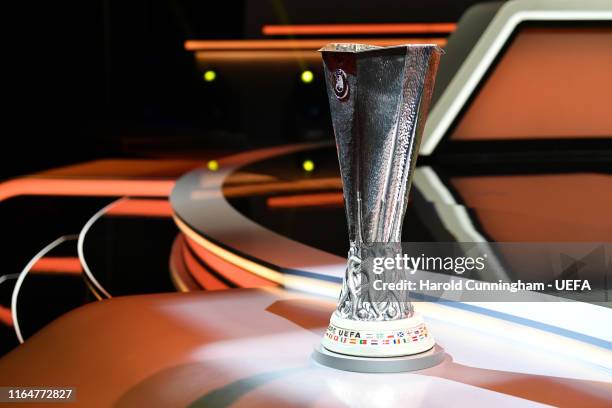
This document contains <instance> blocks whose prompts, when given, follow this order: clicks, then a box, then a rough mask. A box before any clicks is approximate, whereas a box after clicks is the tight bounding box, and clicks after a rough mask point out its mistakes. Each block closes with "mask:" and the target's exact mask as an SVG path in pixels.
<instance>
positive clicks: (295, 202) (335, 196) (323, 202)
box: [266, 193, 344, 208]
mask: <svg viewBox="0 0 612 408" xmlns="http://www.w3.org/2000/svg"><path fill="white" fill-rule="evenodd" d="M266 204H267V206H268V207H270V208H300V207H324V206H334V207H336V206H337V207H342V205H343V204H344V197H343V195H342V193H319V194H299V195H291V196H280V197H269V198H268V199H267V200H266Z"/></svg>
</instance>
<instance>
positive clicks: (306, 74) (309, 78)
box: [300, 70, 314, 84]
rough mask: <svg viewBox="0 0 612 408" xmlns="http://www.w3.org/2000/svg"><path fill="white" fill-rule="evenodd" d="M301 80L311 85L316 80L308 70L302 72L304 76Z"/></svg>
mask: <svg viewBox="0 0 612 408" xmlns="http://www.w3.org/2000/svg"><path fill="white" fill-rule="evenodd" d="M300 78H301V79H302V82H303V83H305V84H309V83H311V82H312V80H313V79H314V74H313V73H312V71H309V70H306V71H303V72H302V75H301V77H300Z"/></svg>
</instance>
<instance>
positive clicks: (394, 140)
mask: <svg viewBox="0 0 612 408" xmlns="http://www.w3.org/2000/svg"><path fill="white" fill-rule="evenodd" d="M321 52H322V55H323V65H324V69H325V79H326V84H327V93H328V99H329V105H330V109H331V116H332V122H333V127H334V133H335V137H336V146H337V150H338V161H339V163H340V173H341V176H342V184H343V193H344V201H345V207H346V216H347V221H348V229H349V241H350V250H349V254H348V262H347V268H346V274H345V277H344V281H343V285H342V291H341V294H340V300H339V303H338V308H337V309H336V311H335V312H334V313H333V315H332V319H331V323H330V326H329V328H328V331H327V333H326V335H325V336H324V339H323V343H322V344H323V346H324V347H325V348H327V349H329V350H332V351H335V352H338V353H342V354H347V355H353V356H366V357H383V356H384V357H391V356H402V355H410V354H415V353H419V352H423V351H426V350H429V349H431V348H432V347H433V346H434V341H433V338H432V337H431V335H430V334H429V333H428V332H427V329H426V328H425V325H424V323H423V322H422V319H421V318H420V317H419V316H418V314H415V312H414V310H413V307H412V304H411V303H410V299H409V298H408V292H407V291H394V290H375V289H374V287H373V286H374V285H373V284H372V283H373V282H374V280H375V279H376V278H377V277H376V276H375V275H374V273H373V272H372V270H371V268H370V267H367V266H366V264H365V260H366V259H368V258H372V257H381V256H382V257H393V256H394V255H395V254H399V253H400V251H401V244H400V241H401V234H402V224H403V218H404V213H405V211H406V205H407V203H408V192H409V190H410V184H411V178H412V174H413V172H414V167H415V163H416V158H417V155H418V150H419V143H420V139H421V134H422V131H423V126H424V123H425V117H426V115H427V111H428V108H429V101H430V99H431V93H432V89H433V84H434V78H435V73H436V70H437V67H438V62H439V59H440V55H441V50H440V48H438V47H437V46H435V45H400V46H393V47H374V46H368V45H362V44H330V45H328V46H326V47H324V48H323V49H321ZM402 276H403V275H402V273H401V272H400V271H393V270H391V271H387V272H385V280H386V281H399V280H400V279H401V277H402ZM415 332H416V333H417V335H416V336H414V335H410V336H408V334H411V333H412V334H413V333H415Z"/></svg>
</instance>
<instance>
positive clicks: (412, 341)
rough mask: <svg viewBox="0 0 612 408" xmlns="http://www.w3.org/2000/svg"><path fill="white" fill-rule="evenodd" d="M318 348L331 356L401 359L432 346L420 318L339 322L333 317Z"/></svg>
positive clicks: (432, 342)
mask: <svg viewBox="0 0 612 408" xmlns="http://www.w3.org/2000/svg"><path fill="white" fill-rule="evenodd" d="M321 345H322V346H323V347H324V348H325V349H327V350H329V351H332V352H334V353H338V354H345V355H349V356H359V357H401V356H409V355H413V354H419V353H423V352H424V351H427V350H429V349H431V348H432V347H433V346H434V345H435V341H434V339H433V337H431V335H430V334H429V332H428V330H427V327H425V322H424V321H423V318H422V317H421V315H419V314H417V313H415V314H414V315H413V316H412V317H409V318H407V319H398V320H389V321H360V320H349V319H342V318H340V317H338V316H336V313H334V314H332V317H331V321H330V323H329V327H328V328H327V331H326V332H325V335H324V336H323V340H322V341H321Z"/></svg>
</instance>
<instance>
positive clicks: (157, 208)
mask: <svg viewBox="0 0 612 408" xmlns="http://www.w3.org/2000/svg"><path fill="white" fill-rule="evenodd" d="M106 215H111V216H128V217H129V216H136V217H159V218H166V217H172V207H171V206H170V202H169V201H168V200H147V199H137V198H129V199H125V200H121V201H119V202H117V204H115V205H113V206H112V207H111V208H109V209H108V211H107V212H106Z"/></svg>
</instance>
